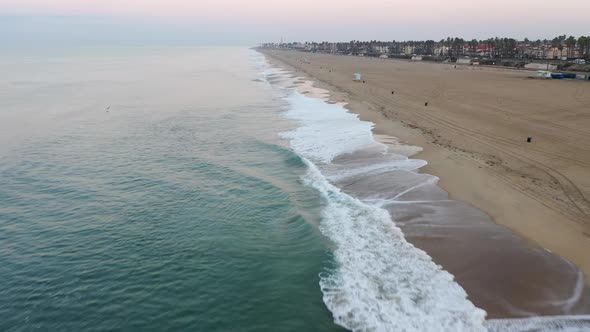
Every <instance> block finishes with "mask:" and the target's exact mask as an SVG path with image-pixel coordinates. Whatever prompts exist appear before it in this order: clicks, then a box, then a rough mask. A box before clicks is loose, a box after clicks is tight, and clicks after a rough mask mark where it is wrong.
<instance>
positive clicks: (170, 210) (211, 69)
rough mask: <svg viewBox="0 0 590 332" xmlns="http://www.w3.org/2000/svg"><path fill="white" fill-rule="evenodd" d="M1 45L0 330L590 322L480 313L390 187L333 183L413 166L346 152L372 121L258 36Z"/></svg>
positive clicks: (414, 165)
mask: <svg viewBox="0 0 590 332" xmlns="http://www.w3.org/2000/svg"><path fill="white" fill-rule="evenodd" d="M0 60H1V61H0V72H2V73H3V75H2V77H1V78H0V262H1V264H0V276H2V282H1V283H0V330H2V331H105V330H115V331H162V330H170V331H178V330H190V331H341V330H343V328H347V329H350V330H355V331H403V330H405V331H485V330H486V329H488V328H489V329H490V330H493V331H496V330H497V331H502V330H504V329H507V330H508V329H509V330H510V331H517V330H522V327H523V326H524V327H526V328H528V329H532V328H538V327H539V326H553V327H554V326H558V327H559V328H562V330H564V331H565V329H564V328H570V330H568V331H575V329H574V328H577V326H580V328H583V326H582V325H580V324H583V322H582V323H580V318H579V317H574V318H568V317H564V318H562V319H561V320H559V321H555V320H551V321H550V322H549V323H548V322H547V321H546V320H542V319H536V320H525V321H508V320H501V321H497V322H489V321H485V312H484V311H483V310H481V309H478V308H477V307H476V306H474V305H473V303H472V302H471V301H469V299H468V298H467V294H466V292H465V291H464V290H463V288H462V287H461V286H459V285H458V284H457V283H456V282H455V281H454V279H453V276H452V275H451V274H449V273H448V272H446V271H445V270H444V269H442V267H440V266H438V265H436V264H435V263H433V262H432V260H431V258H430V257H429V256H428V255H427V254H426V253H425V252H423V251H422V250H419V249H417V248H415V247H414V246H413V245H412V244H410V243H409V242H408V241H406V239H405V236H404V234H403V233H402V231H401V230H400V228H399V227H397V226H396V223H395V222H394V220H392V218H391V216H390V214H389V213H388V212H387V210H385V209H383V206H384V205H383V200H382V197H381V198H380V197H373V198H372V200H367V199H363V200H359V199H358V198H355V197H354V195H349V194H348V193H346V192H345V190H342V189H341V188H340V187H339V186H336V184H338V183H342V181H347V179H351V178H354V177H355V176H359V175H361V174H366V173H368V172H370V173H371V174H380V173H387V172H391V171H395V170H399V171H405V172H409V173H408V174H415V173H413V171H414V170H416V169H418V168H419V167H421V166H423V165H424V162H423V161H419V160H413V159H408V158H405V157H402V156H399V155H395V154H388V155H387V157H384V158H380V157H379V158H377V159H376V160H374V162H373V163H371V164H370V165H366V164H363V165H360V167H350V165H351V164H350V163H349V164H347V163H346V160H343V159H342V158H344V157H343V156H345V155H348V154H350V153H355V152H356V153H358V151H360V150H362V151H370V152H371V154H372V155H373V154H374V153H376V151H377V153H381V152H385V151H386V148H385V147H384V146H383V145H381V144H378V143H376V142H375V141H374V140H373V138H372V133H371V128H372V125H371V124H370V123H366V122H361V121H359V120H358V119H357V117H356V116H354V115H352V114H350V113H348V112H347V111H346V110H345V109H344V108H342V107H341V106H339V105H331V104H328V103H326V102H325V101H323V100H320V99H314V98H310V97H308V96H305V95H304V94H302V93H300V92H298V91H297V89H295V88H294V87H293V75H291V74H290V73H288V72H285V71H281V70H279V69H276V68H272V66H270V65H269V64H268V63H267V62H266V61H265V59H264V57H263V56H262V55H261V54H258V53H256V52H255V51H253V50H248V49H240V48H188V47H187V48H180V47H179V48H165V49H163V48H92V49H59V50H47V49H45V50H26V52H25V51H24V50H17V51H11V52H3V53H2V55H1V59H0ZM349 162H350V161H349ZM355 166H359V165H355ZM429 181H431V180H429ZM404 183H405V182H404ZM409 188H410V187H409ZM369 202H373V203H374V204H369ZM572 322H573V323H572ZM555 324H558V325H555ZM580 331H581V330H580Z"/></svg>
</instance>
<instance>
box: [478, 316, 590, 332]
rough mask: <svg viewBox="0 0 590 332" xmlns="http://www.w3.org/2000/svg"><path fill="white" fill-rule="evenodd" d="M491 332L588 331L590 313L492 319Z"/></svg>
mask: <svg viewBox="0 0 590 332" xmlns="http://www.w3.org/2000/svg"><path fill="white" fill-rule="evenodd" d="M486 326H487V328H488V331H489V332H588V331H590V315H580V316H548V317H531V318H522V319H518V318H517V319H491V320H489V321H487V322H486Z"/></svg>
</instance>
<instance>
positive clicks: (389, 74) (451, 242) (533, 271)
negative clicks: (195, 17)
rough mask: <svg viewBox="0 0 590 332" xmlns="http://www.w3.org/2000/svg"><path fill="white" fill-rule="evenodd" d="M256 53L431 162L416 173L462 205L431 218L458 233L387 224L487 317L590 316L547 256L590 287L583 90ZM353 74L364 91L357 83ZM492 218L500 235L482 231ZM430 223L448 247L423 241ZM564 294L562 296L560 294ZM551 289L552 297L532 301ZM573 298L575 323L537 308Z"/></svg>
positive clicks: (587, 102) (565, 84)
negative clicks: (451, 277)
mask: <svg viewBox="0 0 590 332" xmlns="http://www.w3.org/2000/svg"><path fill="white" fill-rule="evenodd" d="M263 53H265V54H266V55H268V56H270V58H271V59H274V60H273V61H277V63H279V62H280V63H281V64H283V65H286V66H289V67H290V68H292V69H293V70H294V71H296V72H297V74H300V75H301V76H306V77H310V78H312V79H314V80H316V81H317V82H316V86H319V87H322V88H325V89H328V90H330V91H331V92H332V93H331V97H330V98H331V100H332V101H333V102H344V103H347V108H349V109H350V110H351V111H352V112H355V113H357V114H359V115H360V117H361V119H363V120H367V121H371V122H373V123H375V124H376V126H375V129H374V132H375V134H376V137H377V138H379V137H380V136H381V135H384V137H387V136H389V135H390V136H394V137H397V138H399V139H401V140H402V141H403V142H404V143H407V144H409V145H415V146H419V147H422V148H423V151H422V152H420V153H419V154H418V155H416V156H415V157H416V158H421V159H424V160H426V161H428V165H427V166H426V167H423V168H422V169H421V170H422V171H423V172H424V173H428V174H433V175H436V176H438V177H439V178H440V181H439V183H438V184H439V185H440V186H441V187H442V188H443V189H444V190H446V191H447V192H448V193H449V194H450V198H451V199H454V200H458V201H462V202H466V203H468V204H467V205H465V206H463V205H461V204H462V203H461V202H457V204H458V205H457V206H453V207H445V206H437V207H436V208H435V209H434V211H436V213H435V214H434V215H435V216H438V215H436V214H441V213H442V214H441V215H440V216H442V219H445V220H452V221H453V226H454V228H453V229H456V230H458V231H449V229H448V227H446V226H447V225H433V224H432V220H436V219H437V218H423V219H424V220H422V221H421V223H418V224H417V223H415V222H412V223H407V224H404V220H409V218H408V216H409V215H410V214H411V213H410V212H408V211H404V209H403V208H401V209H400V208H395V209H390V213H391V214H392V215H393V216H394V217H395V218H394V219H396V221H397V222H398V224H401V225H400V227H402V229H403V230H404V232H405V233H406V235H407V237H408V239H409V240H410V242H412V243H414V245H416V246H418V247H420V248H422V249H424V250H425V251H426V252H428V253H429V254H430V255H431V256H432V257H433V259H434V260H435V262H437V263H439V264H441V265H442V266H443V267H445V269H447V270H449V271H450V272H451V273H453V274H454V275H455V276H456V278H457V280H458V282H459V283H460V284H461V285H462V286H463V287H464V288H465V289H466V290H467V292H468V294H470V297H471V298H472V299H473V298H475V300H474V302H475V303H476V304H477V305H478V306H481V307H484V308H485V309H486V310H487V311H488V313H489V314H490V316H491V317H506V316H512V317H522V316H528V315H534V314H547V315H555V314H564V313H587V312H588V310H589V308H588V303H590V302H589V301H588V296H587V294H588V293H587V291H584V290H582V289H579V287H580V286H581V285H579V281H580V280H576V278H578V279H579V278H581V276H576V275H575V274H573V275H571V274H567V273H565V272H564V271H565V270H568V269H569V267H568V266H567V264H565V265H564V264H563V263H559V262H557V261H556V260H554V258H552V257H555V255H551V252H554V253H557V254H559V255H560V256H561V257H563V258H565V259H566V260H568V261H570V262H572V263H573V264H575V265H576V266H578V267H579V268H580V269H581V270H582V271H584V273H585V275H586V283H587V281H588V276H589V275H590V256H589V255H588V254H587V253H588V252H590V217H589V214H590V204H589V202H588V201H587V200H586V197H588V195H589V193H588V191H589V190H590V167H589V166H590V145H589V144H587V139H588V138H590V129H588V128H589V125H590V84H588V83H587V82H582V81H579V82H577V81H556V80H536V79H529V78H528V76H532V75H534V72H524V71H512V70H498V69H490V68H479V67H461V66H459V67H458V68H454V66H452V65H444V64H432V63H411V62H407V61H398V60H379V59H372V58H360V57H350V56H333V55H325V54H307V53H300V52H287V51H275V50H273V51H264V50H263ZM357 72H360V73H362V75H363V80H365V83H357V82H353V81H352V78H353V74H354V73H357ZM426 103H428V104H427V106H426ZM527 137H531V138H532V142H531V143H527ZM368 181H369V182H366V183H364V184H362V183H361V184H359V183H356V184H355V188H353V189H351V191H352V192H353V193H354V194H355V195H357V196H362V195H363V192H365V193H366V191H367V188H375V187H378V184H379V180H378V179H372V180H371V179H369V180H368ZM371 181H372V182H371ZM342 185H343V186H344V187H346V184H342ZM363 186H364V187H363ZM359 188H361V189H360V191H359ZM363 188H364V189H363ZM381 189H383V188H381ZM437 195H438V194H437ZM453 204H455V203H453ZM443 205H444V204H443ZM470 206H473V207H476V208H478V209H480V210H481V211H483V212H481V211H477V210H476V209H473V208H471V207H470ZM425 209H432V207H425ZM462 209H463V210H462ZM457 211H463V212H462V213H460V214H457ZM396 214H397V215H396ZM488 215H489V216H491V217H492V218H493V220H494V221H495V222H496V223H497V224H498V226H497V227H495V226H489V225H488V222H487V220H489V217H488ZM412 218H413V220H414V221H415V219H416V216H412ZM418 219H419V218H418ZM400 220H401V222H400ZM425 223H428V226H429V227H431V229H433V228H432V227H433V226H435V227H438V228H436V229H437V231H438V232H442V233H440V234H437V235H441V234H443V233H444V236H439V237H436V238H435V237H428V238H425V237H424V236H421V235H420V234H422V233H421V231H420V230H419V228H420V227H422V226H424V224H425ZM474 224H477V225H485V227H474ZM416 225H418V226H416ZM420 225H421V226H420ZM439 226H445V227H446V228H445V227H439ZM503 226H505V227H503ZM437 231H435V232H437ZM442 238H444V239H445V240H440V239H442ZM492 239H493V241H492ZM498 239H500V240H498ZM523 240H524V241H523ZM458 242H460V244H457V243H458ZM498 246H499V247H500V248H498ZM457 255H463V256H462V257H461V259H458V258H457ZM508 258H509V259H508ZM481 259H486V260H487V261H486V262H481V261H478V260H481ZM469 266H471V267H472V268H469ZM537 267H538V269H537ZM500 270H502V272H499V271H500ZM541 274H542V275H541ZM511 278H512V279H519V280H511ZM564 280H565V282H564ZM531 284H534V285H531ZM560 284H563V285H564V287H559V286H558V287H555V285H560ZM572 285H573V286H572ZM570 286H572V287H574V288H575V289H576V290H577V292H576V290H574V291H573V293H572V290H571V287H570ZM568 287H570V288H568ZM549 288H553V290H554V291H555V293H553V294H549V295H548V294H539V293H540V292H539V290H540V289H541V290H543V289H549ZM582 288H586V287H582ZM568 293H572V294H570V296H569V297H567V296H566V297H567V299H568V300H569V301H574V302H575V303H570V304H571V305H570V304H568V305H566V307H568V308H569V309H572V310H571V311H570V312H564V310H563V308H564V306H563V305H554V306H547V305H539V301H549V302H550V301H554V302H555V303H553V304H556V303H557V302H559V301H560V300H559V299H560V296H562V297H561V300H563V296H565V295H567V294H568ZM576 293H577V294H576ZM492 294H493V295H492ZM498 294H499V295H500V296H498ZM492 297H494V298H492ZM562 304H563V303H562ZM527 310H529V311H527Z"/></svg>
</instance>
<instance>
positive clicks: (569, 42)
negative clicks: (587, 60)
mask: <svg viewBox="0 0 590 332" xmlns="http://www.w3.org/2000/svg"><path fill="white" fill-rule="evenodd" d="M565 44H566V45H567V57H568V59H570V58H572V57H573V53H574V52H573V51H574V47H575V46H576V38H575V37H574V36H569V38H568V39H566V40H565Z"/></svg>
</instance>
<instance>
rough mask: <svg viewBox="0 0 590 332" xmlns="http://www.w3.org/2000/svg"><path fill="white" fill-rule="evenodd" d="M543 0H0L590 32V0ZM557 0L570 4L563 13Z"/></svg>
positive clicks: (316, 30)
mask: <svg viewBox="0 0 590 332" xmlns="http://www.w3.org/2000/svg"><path fill="white" fill-rule="evenodd" d="M544 2H545V0H496V1H493V4H494V6H493V8H482V7H481V6H478V4H483V3H484V2H478V1H472V0H448V1H440V0H358V1H354V0H0V14H25V15H29V14H34V15H43V14H52V15H53V14H57V15H62V14H63V15H79V16H84V15H93V16H115V17H119V18H121V17H123V18H126V17H131V18H150V19H153V18H157V19H159V20H160V21H162V20H164V21H170V20H172V21H175V22H183V23H184V22H193V23H194V22H197V23H199V24H216V25H224V26H225V27H235V28H236V30H243V29H251V31H263V29H267V30H268V29H272V31H267V32H268V33H269V34H268V36H269V37H270V36H271V34H270V32H272V33H274V35H284V36H286V37H287V38H288V37H291V38H297V39H306V40H312V39H323V40H327V39H344V40H346V39H379V38H384V37H385V34H384V33H383V31H385V30H388V31H389V32H388V33H389V34H388V35H387V37H388V38H387V39H420V38H426V37H427V36H428V37H430V38H432V39H438V38H442V37H444V36H447V35H450V36H463V37H466V38H471V37H476V38H482V37H484V36H485V37H487V36H496V35H500V36H501V35H510V36H514V37H521V38H523V37H525V36H528V37H531V38H537V37H538V38H541V37H547V38H548V37H551V36H554V35H557V34H573V35H576V36H577V35H580V34H590V30H589V29H588V27H589V25H588V21H589V20H590V0H568V1H567V2H564V3H565V4H566V5H564V6H560V5H545V4H544ZM556 7H559V8H566V10H563V11H562V12H563V13H564V14H563V18H559V15H560V14H558V13H557V11H556V10H555V8H556ZM238 27H239V28H238ZM391 31H395V35H393V34H392V33H391ZM238 32H239V31H238ZM274 35H272V37H273V38H275V37H276V36H274ZM389 36H391V38H389ZM269 37H265V38H269Z"/></svg>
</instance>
